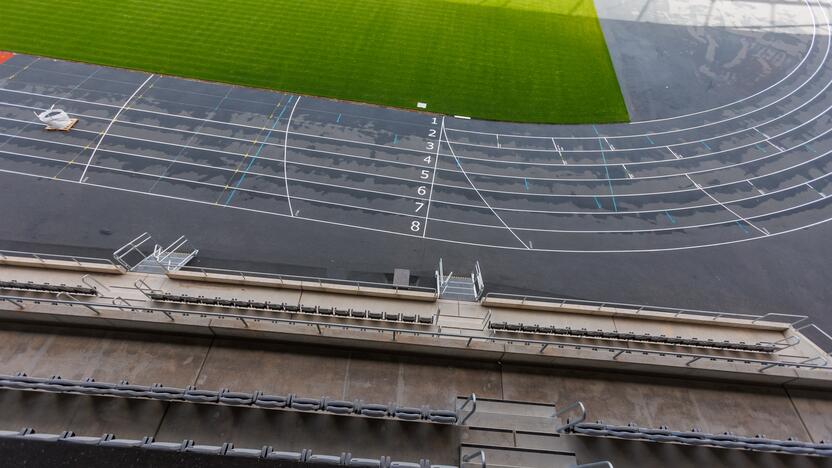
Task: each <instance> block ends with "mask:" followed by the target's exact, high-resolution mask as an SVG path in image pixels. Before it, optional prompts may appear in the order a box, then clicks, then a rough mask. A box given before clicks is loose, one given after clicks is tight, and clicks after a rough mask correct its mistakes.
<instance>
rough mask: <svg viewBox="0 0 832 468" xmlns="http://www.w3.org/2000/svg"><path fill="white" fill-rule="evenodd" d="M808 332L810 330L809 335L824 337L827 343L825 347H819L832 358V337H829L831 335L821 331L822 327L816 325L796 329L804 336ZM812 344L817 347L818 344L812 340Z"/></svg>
mask: <svg viewBox="0 0 832 468" xmlns="http://www.w3.org/2000/svg"><path fill="white" fill-rule="evenodd" d="M806 330H810V332H809V333H816V334H817V335H818V336H820V337H823V338H824V339H825V340H826V343H825V345H824V346H820V345H818V347H819V348H820V349H822V350H823V351H824V352H825V353H826V355H827V356H832V335H829V333H826V332H825V331H823V330H821V329H820V327H818V326H817V325H815V324H814V323H810V324H808V325H803V326H801V327H800V328H797V329H795V331H798V332H800V333H803V334H804V335H805V334H806V333H807V332H806ZM812 342H813V343H815V344H816V345H817V342H816V341H815V340H812Z"/></svg>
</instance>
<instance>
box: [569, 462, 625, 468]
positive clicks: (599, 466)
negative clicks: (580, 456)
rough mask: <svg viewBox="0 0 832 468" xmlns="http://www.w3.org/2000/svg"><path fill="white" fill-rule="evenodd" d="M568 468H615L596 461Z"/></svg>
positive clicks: (609, 463)
mask: <svg viewBox="0 0 832 468" xmlns="http://www.w3.org/2000/svg"><path fill="white" fill-rule="evenodd" d="M569 468H615V467H614V466H613V465H612V463H611V462H609V461H597V462H592V463H584V464H582V465H572V466H570V467H569Z"/></svg>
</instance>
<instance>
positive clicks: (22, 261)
mask: <svg viewBox="0 0 832 468" xmlns="http://www.w3.org/2000/svg"><path fill="white" fill-rule="evenodd" d="M0 265H8V266H17V267H27V268H47V269H52V270H73V271H85V272H88V273H102V274H107V275H121V274H123V273H125V271H124V269H123V268H122V267H120V266H116V265H112V264H106V263H90V262H80V261H78V262H72V261H69V260H46V259H43V260H38V259H37V258H28V257H10V256H2V257H0Z"/></svg>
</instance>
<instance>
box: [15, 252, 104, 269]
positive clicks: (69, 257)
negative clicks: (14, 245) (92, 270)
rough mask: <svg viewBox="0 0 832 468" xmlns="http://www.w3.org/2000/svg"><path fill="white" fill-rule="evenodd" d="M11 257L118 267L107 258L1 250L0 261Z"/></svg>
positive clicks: (44, 261)
mask: <svg viewBox="0 0 832 468" xmlns="http://www.w3.org/2000/svg"><path fill="white" fill-rule="evenodd" d="M9 257H23V258H34V259H35V260H39V261H40V262H43V263H46V261H47V260H59V261H64V262H73V263H77V264H78V265H79V266H82V264H83V263H99V264H102V265H109V266H113V267H116V266H117V265H116V264H115V263H113V261H112V260H109V259H106V258H99V257H81V256H77V255H55V254H48V253H40V252H24V251H19V250H0V259H2V260H6V259H8V258H9Z"/></svg>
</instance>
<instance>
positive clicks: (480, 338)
mask: <svg viewBox="0 0 832 468" xmlns="http://www.w3.org/2000/svg"><path fill="white" fill-rule="evenodd" d="M0 301H10V302H11V303H12V304H16V305H17V306H18V307H19V306H21V305H23V304H24V303H27V302H30V303H51V304H55V305H61V304H63V305H67V306H73V305H80V306H83V307H87V308H92V309H93V310H96V308H97V309H118V310H120V311H130V312H144V313H149V314H152V313H156V312H158V313H161V314H164V315H166V316H167V317H168V318H169V319H170V320H171V321H175V320H174V318H173V317H174V316H182V317H188V316H191V315H194V316H198V317H202V318H218V319H231V320H237V321H240V322H241V323H243V324H245V326H248V325H247V324H246V321H252V322H266V323H274V324H282V325H298V326H306V327H314V328H316V329H317V331H318V335H323V330H324V329H337V330H352V331H361V332H374V333H388V334H390V335H391V336H392V339H393V341H395V340H396V337H398V336H402V335H407V336H425V337H430V338H442V339H447V340H453V341H456V342H463V343H466V347H467V346H470V345H471V343H472V342H474V341H476V342H482V343H492V344H493V343H502V344H509V345H510V344H520V345H525V346H540V352H541V353H542V352H543V351H545V350H546V348H548V347H557V348H562V349H573V350H585V351H593V352H606V353H611V354H612V353H615V354H617V355H618V356H620V355H622V354H640V355H644V356H660V357H671V358H672V357H675V358H679V359H684V360H685V362H686V363H687V364H690V363H691V362H694V361H698V360H700V359H705V360H711V361H720V362H727V363H732V364H734V365H736V364H747V365H757V366H760V368H759V369H758V372H763V371H765V370H766V369H769V368H772V367H787V368H796V369H809V370H827V371H829V370H832V369H830V368H829V367H826V366H825V365H817V364H809V363H808V362H811V361H812V360H817V359H818V358H817V357H815V358H809V359H807V360H804V361H798V362H795V361H778V360H766V359H750V358H740V357H727V356H717V355H712V354H699V353H689V352H676V351H659V350H655V349H649V348H636V347H621V346H606V345H598V344H576V343H569V342H558V341H542V340H530V339H517V338H508V337H507V338H502V337H495V336H485V335H464V334H453V333H443V332H442V331H432V330H418V329H403V328H389V327H377V326H371V325H358V324H347V323H334V322H320V321H311V320H300V319H293V318H279V317H268V316H258V315H243V314H229V313H222V312H209V311H193V310H181V309H164V308H150V307H138V306H131V307H127V306H123V305H118V304H107V303H98V302H84V301H80V300H78V301H71V300H70V301H66V300H59V299H43V298H39V299H34V298H30V297H21V296H0ZM96 311H97V312H100V311H98V310H96Z"/></svg>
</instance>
